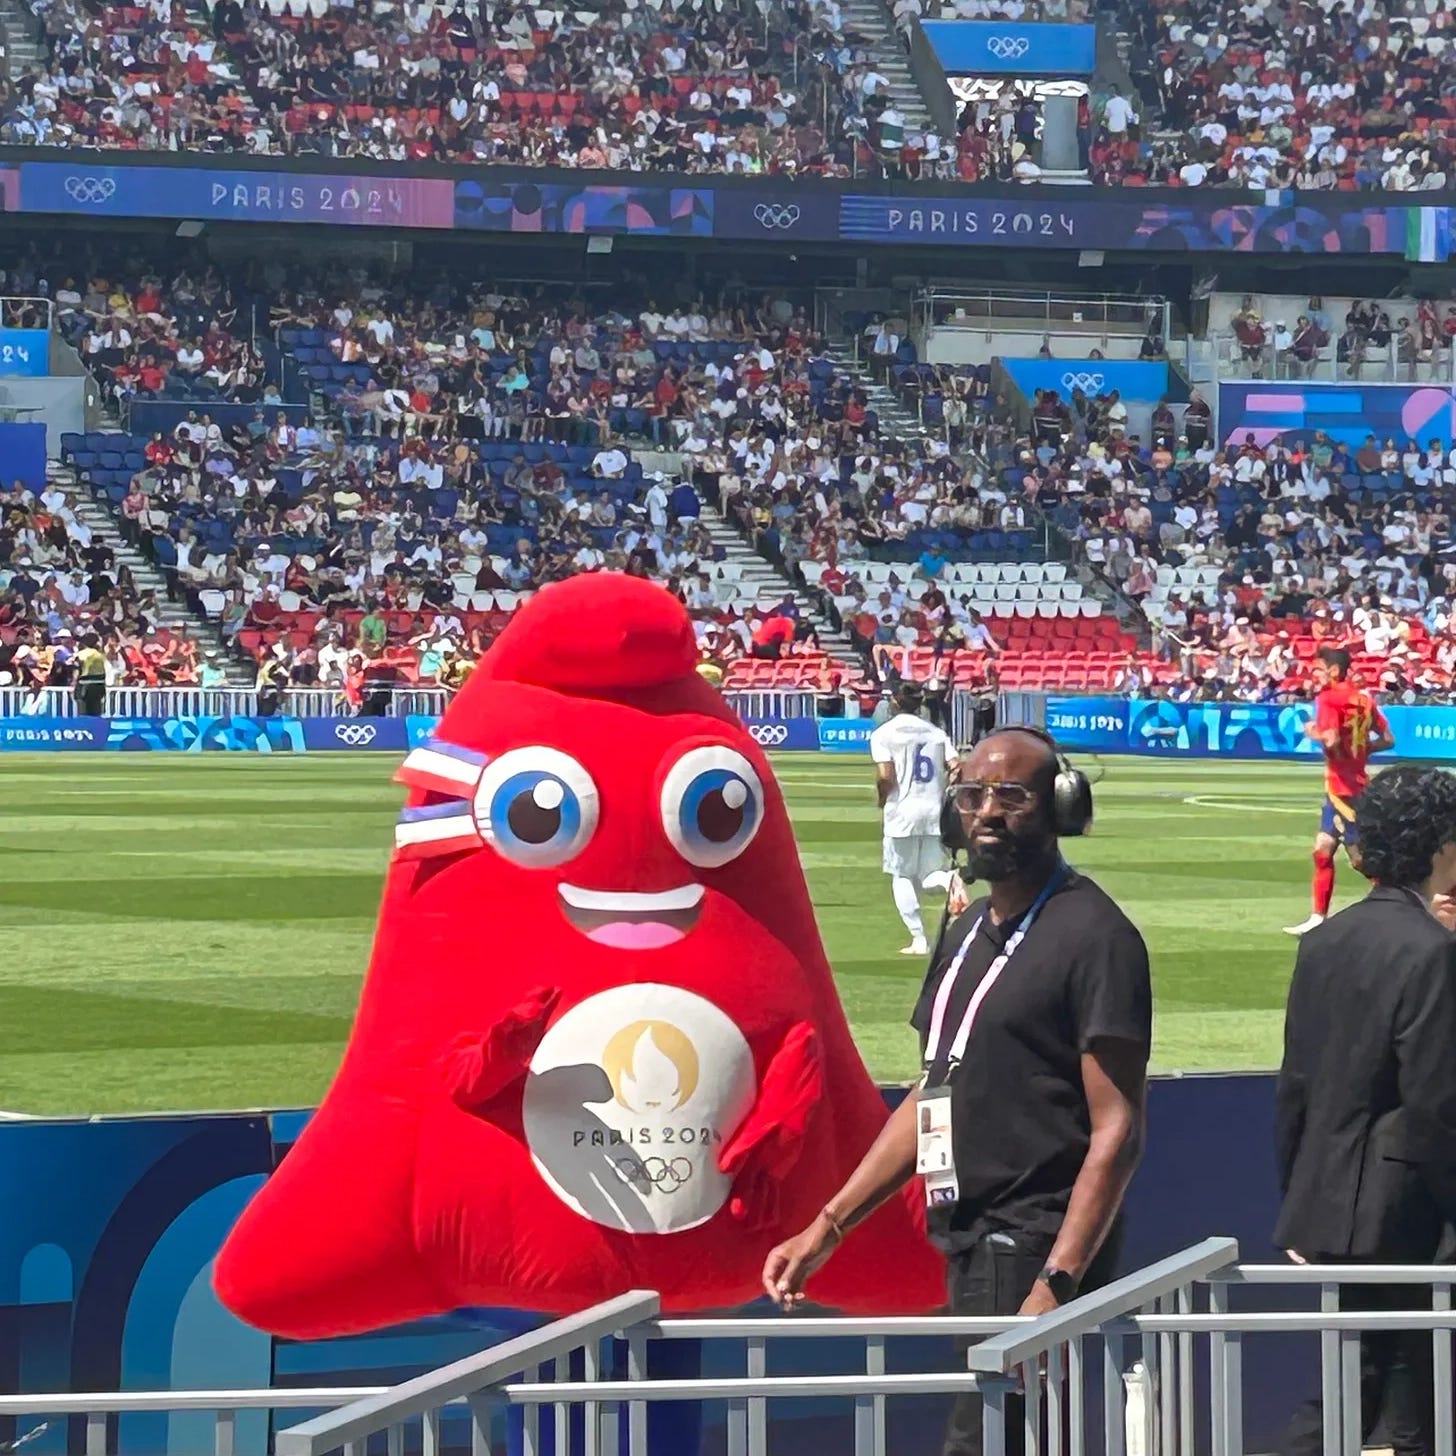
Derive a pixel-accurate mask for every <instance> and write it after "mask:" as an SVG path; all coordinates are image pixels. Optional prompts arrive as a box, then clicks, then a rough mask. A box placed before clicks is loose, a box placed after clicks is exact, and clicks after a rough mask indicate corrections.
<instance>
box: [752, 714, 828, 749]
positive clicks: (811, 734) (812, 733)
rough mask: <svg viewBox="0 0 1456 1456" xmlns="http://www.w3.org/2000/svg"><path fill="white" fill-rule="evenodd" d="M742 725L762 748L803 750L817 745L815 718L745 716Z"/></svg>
mask: <svg viewBox="0 0 1456 1456" xmlns="http://www.w3.org/2000/svg"><path fill="white" fill-rule="evenodd" d="M743 726H744V727H745V728H747V729H748V735H749V737H750V738H752V739H753V741H754V742H755V743H756V744H758V746H759V747H760V748H762V749H765V750H767V751H769V752H772V751H773V750H774V749H791V750H795V751H797V750H805V749H817V748H818V747H819V721H818V719H816V718H745V719H744V720H743Z"/></svg>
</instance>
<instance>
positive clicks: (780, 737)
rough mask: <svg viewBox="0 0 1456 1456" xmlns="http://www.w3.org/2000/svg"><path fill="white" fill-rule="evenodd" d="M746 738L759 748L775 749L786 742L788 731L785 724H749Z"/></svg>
mask: <svg viewBox="0 0 1456 1456" xmlns="http://www.w3.org/2000/svg"><path fill="white" fill-rule="evenodd" d="M748 736H749V737H750V738H752V739H753V741H754V742H755V743H756V744H758V746H759V747H760V748H777V747H778V746H779V744H781V743H784V742H786V741H787V739H788V736H789V729H788V725H787V724H786V723H750V724H749V725H748Z"/></svg>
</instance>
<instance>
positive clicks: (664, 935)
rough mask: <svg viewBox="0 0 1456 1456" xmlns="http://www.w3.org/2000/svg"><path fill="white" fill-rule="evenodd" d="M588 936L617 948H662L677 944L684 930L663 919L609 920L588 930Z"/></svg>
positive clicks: (597, 941)
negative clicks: (668, 923)
mask: <svg viewBox="0 0 1456 1456" xmlns="http://www.w3.org/2000/svg"><path fill="white" fill-rule="evenodd" d="M586 938H587V939H588V940H594V941H596V943H597V944H598V945H609V946H612V947H613V948H614V949H616V950H660V949H661V948H662V947H663V946H665V945H676V944H677V943H678V941H680V940H681V939H682V938H683V932H682V931H681V930H678V929H677V928H676V926H672V925H667V924H665V923H664V922H663V921H661V920H609V921H608V922H607V923H606V924H605V925H598V926H597V927H596V928H595V929H594V930H589V931H587V932H586Z"/></svg>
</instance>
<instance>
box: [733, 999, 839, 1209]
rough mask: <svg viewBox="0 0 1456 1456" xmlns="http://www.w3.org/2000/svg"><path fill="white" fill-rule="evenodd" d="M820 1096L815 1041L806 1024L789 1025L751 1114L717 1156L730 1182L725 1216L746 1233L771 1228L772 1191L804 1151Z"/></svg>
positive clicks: (821, 1074) (820, 1068)
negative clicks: (742, 1226)
mask: <svg viewBox="0 0 1456 1456" xmlns="http://www.w3.org/2000/svg"><path fill="white" fill-rule="evenodd" d="M823 1093H824V1069H823V1065H822V1063H821V1060H820V1052H819V1038H818V1036H817V1035H816V1034H815V1032H814V1028H813V1027H812V1026H810V1025H809V1023H808V1022H807V1021H799V1022H795V1023H794V1025H793V1026H791V1027H790V1028H789V1031H788V1033H787V1035H786V1036H785V1037H784V1039H783V1042H782V1043H781V1044H780V1046H779V1049H778V1051H776V1052H775V1053H774V1055H773V1060H772V1061H771V1062H770V1063H769V1065H768V1071H767V1072H765V1073H764V1078H763V1086H762V1088H761V1089H760V1091H759V1094H758V1100H757V1101H756V1102H755V1103H754V1104H753V1110H752V1111H751V1112H750V1113H749V1114H748V1116H747V1117H746V1118H745V1119H744V1120H743V1125H742V1126H741V1127H740V1128H739V1129H738V1131H737V1132H735V1133H734V1134H733V1136H732V1137H731V1138H729V1139H728V1141H727V1143H726V1144H725V1145H724V1147H723V1151H722V1152H721V1153H719V1154H718V1166H719V1168H721V1169H722V1171H723V1172H725V1173H727V1174H728V1175H729V1177H731V1178H733V1180H734V1185H733V1196H732V1198H731V1199H730V1200H729V1202H728V1211H729V1213H730V1214H732V1216H733V1217H734V1218H736V1219H739V1220H741V1221H742V1222H743V1223H745V1224H747V1225H748V1226H749V1227H751V1228H764V1227H768V1226H770V1225H772V1224H773V1223H775V1222H776V1218H777V1210H778V1194H777V1188H778V1185H779V1183H781V1182H782V1181H783V1179H785V1178H786V1177H787V1176H788V1175H789V1173H790V1172H791V1171H792V1169H793V1167H794V1165H795V1164H796V1163H797V1162H798V1161H799V1154H800V1153H801V1152H803V1150H804V1142H805V1134H806V1132H807V1131H808V1128H809V1123H810V1121H811V1119H812V1118H813V1116H814V1111H815V1109H816V1108H817V1107H818V1106H819V1101H820V1098H821V1097H822V1096H823Z"/></svg>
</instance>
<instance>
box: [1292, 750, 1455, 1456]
mask: <svg viewBox="0 0 1456 1456" xmlns="http://www.w3.org/2000/svg"><path fill="white" fill-rule="evenodd" d="M1360 851H1361V856H1362V866H1363V869H1364V872H1365V873H1366V874H1367V875H1368V876H1369V877H1370V878H1371V879H1372V880H1373V881H1374V882H1375V884H1374V887H1373V888H1372V889H1371V891H1370V893H1369V894H1368V895H1366V896H1365V898H1364V899H1363V900H1361V901H1360V902H1359V903H1358V904H1355V905H1351V906H1350V907H1349V908H1348V909H1345V910H1342V911H1341V912H1340V913H1339V914H1338V915H1336V916H1334V917H1333V918H1332V919H1330V920H1329V921H1328V922H1327V923H1326V924H1324V925H1322V926H1320V927H1317V928H1316V929H1315V930H1313V931H1311V932H1310V933H1309V934H1308V935H1307V936H1305V937H1304V939H1303V941H1302V942H1301V943H1300V947H1299V955H1298V957H1297V959H1296V961H1295V966H1294V979H1293V981H1292V983H1291V985H1290V988H1289V1005H1288V1009H1287V1010H1286V1012H1285V1018H1284V1062H1283V1065H1282V1066H1281V1067H1280V1069H1279V1083H1278V1091H1277V1100H1276V1120H1275V1139H1276V1153H1277V1157H1278V1164H1279V1183H1280V1188H1281V1191H1282V1193H1283V1203H1282V1206H1281V1208H1280V1211H1279V1222H1278V1224H1277V1225H1276V1227H1275V1231H1274V1234H1275V1238H1276V1240H1277V1242H1278V1245H1279V1247H1280V1248H1282V1249H1286V1250H1288V1251H1290V1254H1291V1257H1293V1258H1294V1259H1296V1260H1298V1261H1301V1262H1312V1263H1319V1264H1332V1263H1341V1262H1347V1263H1375V1264H1434V1263H1435V1262H1436V1259H1437V1249H1438V1245H1439V1244H1440V1241H1441V1235H1442V1230H1443V1227H1444V1226H1445V1225H1448V1224H1456V1059H1453V1057H1452V1055H1451V1049H1452V1047H1453V1046H1456V938H1453V936H1452V934H1451V932H1450V930H1449V929H1447V926H1446V924H1444V923H1443V922H1442V920H1440V919H1438V918H1437V913H1438V912H1439V914H1440V915H1441V916H1443V917H1446V919H1448V920H1449V918H1450V910H1451V902H1450V896H1451V895H1452V893H1453V891H1456V777H1453V776H1452V775H1451V774H1448V773H1445V772H1442V771H1441V770H1440V769H1431V768H1416V767H1414V766H1410V767H1401V768H1392V769H1388V770H1386V772H1385V773H1382V774H1380V775H1378V776H1377V777H1376V778H1375V779H1374V780H1373V781H1372V782H1371V784H1370V786H1369V788H1368V789H1367V790H1366V793H1365V796H1364V798H1363V799H1362V800H1361V801H1360ZM1419 1294H1420V1289H1419V1286H1416V1285H1411V1284H1405V1285H1398V1286H1396V1285H1378V1284H1352V1285H1348V1286H1346V1287H1345V1288H1344V1289H1343V1290H1342V1292H1341V1299H1340V1308H1341V1309H1368V1310H1381V1309H1386V1310H1393V1309H1412V1308H1415V1307H1417V1301H1418V1297H1419ZM1427 1307H1429V1291H1427ZM1431 1374H1432V1363H1431V1337H1430V1335H1429V1333H1420V1332H1417V1331H1414V1330H1411V1331H1400V1330H1377V1331H1371V1332H1369V1333H1367V1334H1364V1335H1362V1336H1361V1338H1360V1406H1361V1419H1360V1424H1361V1430H1362V1432H1363V1433H1364V1435H1365V1436H1367V1437H1368V1436H1369V1435H1370V1433H1371V1431H1372V1430H1373V1429H1374V1428H1375V1426H1376V1424H1377V1422H1378V1423H1379V1424H1380V1426H1381V1428H1382V1429H1383V1430H1384V1432H1385V1444H1387V1445H1389V1446H1392V1447H1394V1449H1395V1452H1396V1456H1416V1453H1422V1456H1425V1453H1429V1452H1431V1451H1433V1450H1434V1441H1433V1434H1432V1409H1433V1406H1432V1385H1431ZM1285 1449H1286V1450H1287V1451H1288V1452H1290V1453H1291V1456H1305V1453H1315V1452H1318V1451H1322V1450H1323V1449H1324V1445H1323V1438H1322V1423H1321V1414H1320V1404H1319V1402H1318V1401H1317V1400H1316V1401H1314V1402H1313V1403H1312V1404H1310V1405H1308V1406H1306V1407H1305V1408H1304V1409H1302V1410H1301V1411H1300V1412H1299V1413H1298V1415H1297V1416H1296V1417H1295V1419H1294V1421H1293V1423H1292V1424H1291V1426H1290V1430H1289V1435H1288V1439H1287V1441H1286V1443H1285Z"/></svg>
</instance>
